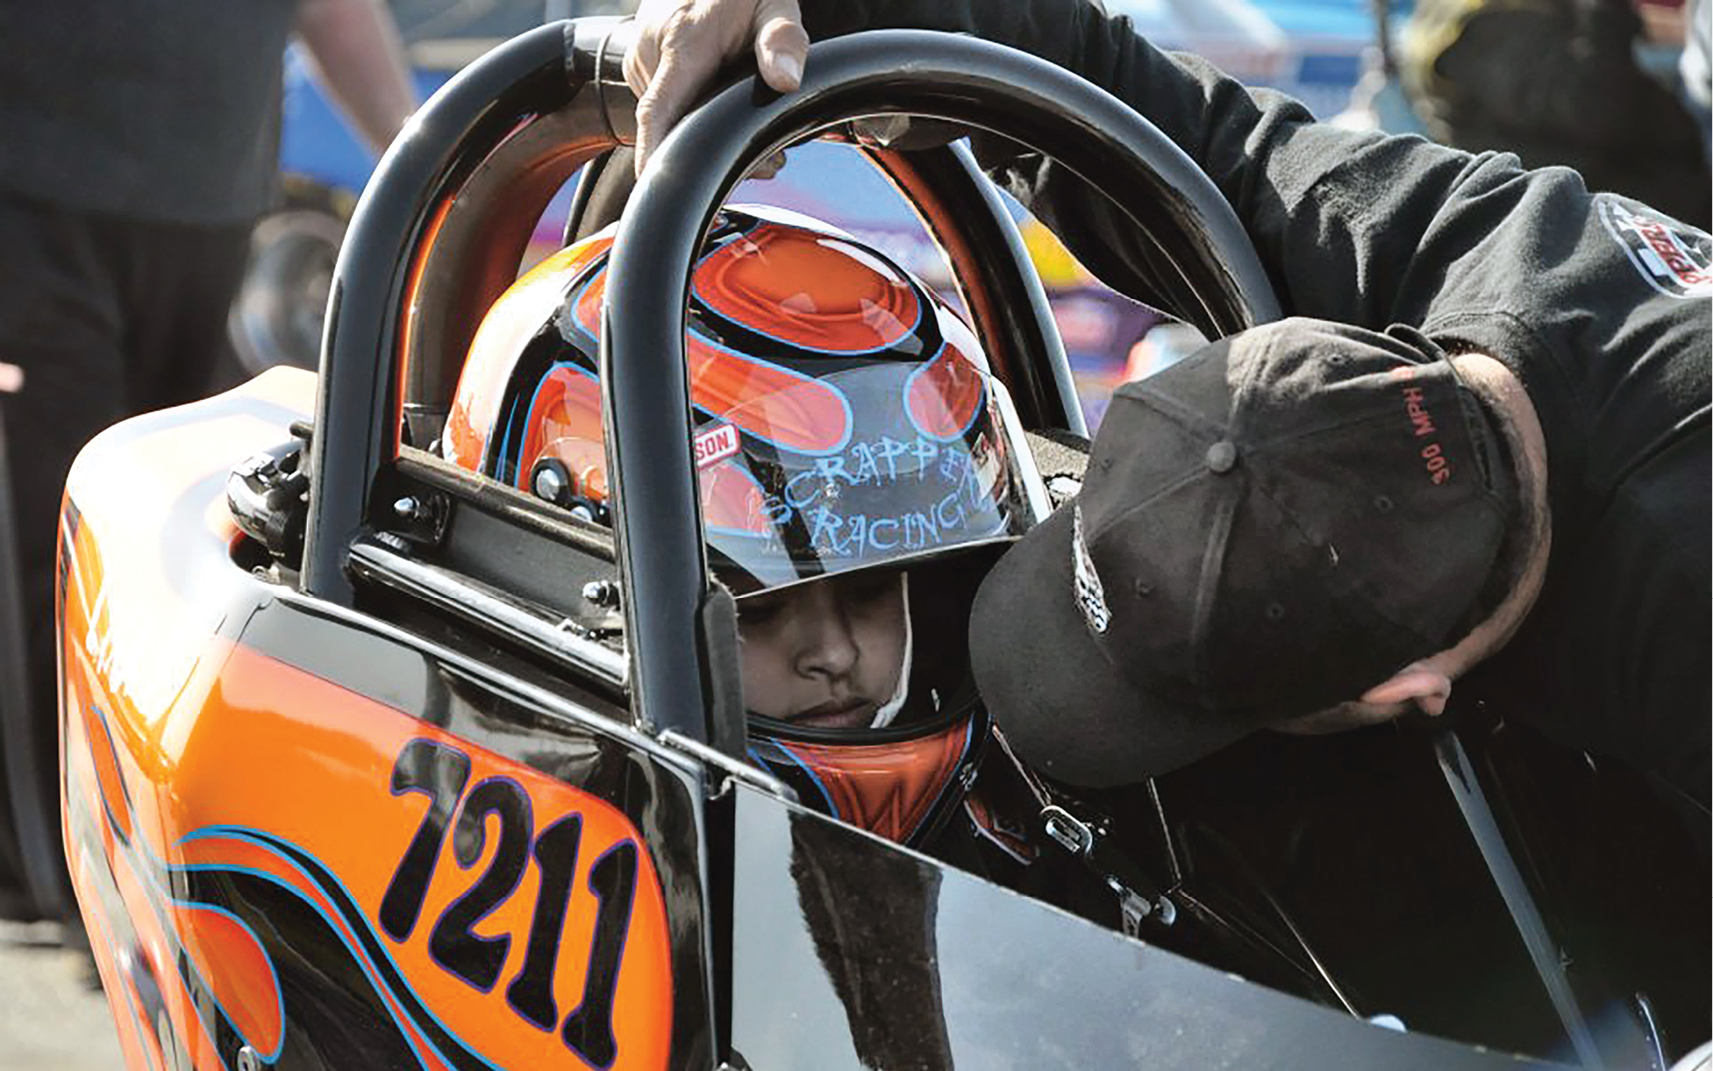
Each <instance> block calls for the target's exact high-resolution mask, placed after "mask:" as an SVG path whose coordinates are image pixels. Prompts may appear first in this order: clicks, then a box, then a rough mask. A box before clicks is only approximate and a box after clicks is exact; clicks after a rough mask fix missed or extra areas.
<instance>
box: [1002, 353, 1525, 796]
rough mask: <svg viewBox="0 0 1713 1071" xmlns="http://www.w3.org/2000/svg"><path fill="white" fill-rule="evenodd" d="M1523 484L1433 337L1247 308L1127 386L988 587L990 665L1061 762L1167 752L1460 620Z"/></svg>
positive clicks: (1310, 692)
mask: <svg viewBox="0 0 1713 1071" xmlns="http://www.w3.org/2000/svg"><path fill="white" fill-rule="evenodd" d="M1516 499H1517V491H1516V483H1515V476H1514V473H1513V471H1512V469H1511V465H1510V461H1509V458H1508V454H1507V453H1506V451H1505V448H1504V440H1503V438H1502V437H1501V434H1500V432H1499V430H1498V428H1497V427H1496V425H1494V424H1493V423H1492V418H1491V417H1490V416H1489V415H1488V414H1486V413H1485V411H1484V410H1483V408H1482V406H1481V405H1480V403H1479V402H1478V401H1477V400H1476V399H1475V397H1474V396H1473V394H1471V393H1470V392H1469V391H1468V389H1467V388H1466V387H1464V386H1463V385H1462V384H1461V383H1460V382H1459V380H1458V378H1457V374H1456V371H1455V369H1454V368H1453V366H1452V363H1451V361H1450V360H1449V359H1447V358H1446V356H1445V354H1444V352H1443V351H1441V350H1440V349H1439V347H1438V346H1436V345H1435V344H1434V343H1433V342H1431V341H1429V340H1428V339H1427V338H1425V337H1424V336H1422V335H1420V334H1419V333H1417V332H1415V331H1414V330H1412V329H1410V328H1402V327H1398V328H1392V329H1391V330H1389V331H1388V332H1386V333H1384V334H1381V333H1377V332H1374V331H1368V330H1364V329H1361V328H1355V327H1349V326H1346V325H1342V324H1334V323H1326V322H1322V321H1317V320H1305V319H1292V320H1286V321H1282V322H1280V323H1276V324H1271V325H1268V326H1266V327H1260V328H1255V329H1252V330H1249V331H1245V332H1243V333H1241V334H1238V335H1234V336H1232V337H1230V338H1227V339H1222V340H1220V341H1219V342H1215V343H1213V344H1211V345H1209V346H1207V347H1205V348H1203V349H1201V350H1199V351H1197V352H1196V353H1195V354H1192V355H1191V356H1190V357H1188V358H1186V359H1185V360H1183V361H1182V362H1180V363H1179V364H1176V365H1174V366H1172V367H1170V368H1167V369H1165V370H1164V371H1161V372H1159V373H1158V374H1156V375H1154V376H1151V377H1149V378H1147V379H1144V380H1140V381H1137V382H1133V383H1127V384H1125V385H1123V386H1122V387H1120V388H1119V389H1118V390H1117V391H1116V392H1114V394H1113V397H1112V402H1111V405H1110V407H1109V408H1108V410H1107V412H1106V416H1105V418H1104V421H1103V422H1102V424H1101V426H1100V430H1099V433H1098V434H1097V435H1096V436H1095V439H1094V443H1093V445H1092V448H1091V452H1090V455H1089V464H1088V468H1087V471H1086V472H1085V474H1084V479H1083V485H1082V489H1081V491H1080V492H1079V493H1078V494H1077V495H1076V497H1074V498H1072V499H1071V500H1069V501H1067V502H1066V503H1064V504H1063V505H1062V506H1060V507H1059V509H1058V510H1057V511H1055V512H1054V513H1053V515H1052V516H1051V517H1049V518H1048V519H1047V520H1046V521H1044V522H1042V523H1041V524H1040V525H1038V526H1036V527H1035V528H1033V529H1031V530H1030V531H1029V532H1028V533H1027V534H1026V535H1025V536H1024V537H1023V538H1022V539H1021V540H1020V541H1019V542H1018V543H1017V544H1015V545H1014V546H1013V547H1012V548H1011V549H1010V550H1008V551H1007V552H1006V553H1005V555H1004V556H1003V557H1002V558H1001V559H1000V561H999V562H998V564H997V565H996V566H995V567H994V568H993V570H992V571H991V572H990V573H989V574H988V576H987V578H986V580H985V581H984V582H983V584H982V586H981V590H980V592H979V593H978V595H977V598H976V601H975V605H974V608H973V610H972V612H971V618H970V652H971V660H972V665H973V669H974V672H975V678H976V682H977V684H978V685H979V686H980V688H981V692H982V695H983V697H984V699H985V700H986V702H987V704H988V706H989V708H990V709H991V710H992V712H993V715H994V719H995V721H996V722H997V723H998V724H999V725H1000V726H1001V727H1002V728H1003V729H1004V730H1005V732H1006V735H1007V737H1008V738H1009V739H1010V741H1011V742H1012V743H1013V745H1014V746H1015V747H1016V748H1017V749H1018V750H1019V752H1020V753H1021V754H1023V755H1024V756H1025V757H1026V758H1028V759H1029V760H1030V761H1031V762H1033V763H1035V764H1036V765H1038V766H1039V767H1041V768H1042V769H1043V770H1044V771H1045V772H1047V773H1049V774H1050V775H1052V776H1054V777H1057V778H1059V779H1062V780H1064V781H1068V782H1071V783H1075V784H1083V785H1091V786H1100V785H1112V784H1122V783H1126V782H1132V781H1138V780H1141V779H1143V778H1145V777H1149V776H1153V775H1156V774H1162V773H1166V772H1168V771H1170V770H1173V769H1176V768H1178V767H1180V766H1183V765H1185V764H1187V763H1189V762H1193V761H1194V760H1196V759H1199V758H1201V757H1203V756H1205V755H1207V754H1209V753H1211V752H1213V751H1215V750H1217V749H1219V748H1221V747H1223V746H1225V745H1226V744H1229V743H1231V742H1233V741H1235V740H1237V739H1238V738H1240V737H1242V736H1245V735H1247V734H1248V733H1250V732H1251V731H1253V730H1255V729H1257V728H1260V727H1262V726H1265V725H1268V724H1272V723H1274V722H1277V721H1280V720H1283V719H1287V718H1291V717H1296V716H1299V715H1303V714H1308V713H1312V712H1314V711H1317V710H1322V709H1325V708H1328V707H1332V706H1335V705H1337V704H1338V703H1341V702H1344V701H1347V700H1351V699H1355V698H1356V697H1357V696H1359V695H1361V694H1362V693H1363V692H1364V691H1366V690H1368V689H1369V688H1372V687H1374V686H1375V685H1377V684H1380V683H1381V682H1383V681H1384V680H1386V679H1387V678H1388V677H1390V676H1391V675H1392V674H1393V673H1395V672H1397V671H1398V670H1399V669H1401V668H1402V667H1404V666H1406V665H1408V664H1409V663H1410V662H1412V661H1415V660H1416V659H1419V658H1422V657H1425V656H1426V655H1429V654H1432V653H1434V652H1436V651H1439V650H1443V649H1445V648H1446V647H1449V646H1451V645H1452V644H1453V643H1455V642H1456V641H1457V640H1458V639H1460V638H1461V635H1453V633H1454V632H1461V631H1462V630H1463V629H1466V628H1467V627H1468V626H1469V625H1470V622H1469V621H1468V620H1467V616H1468V614H1469V612H1470V611H1471V610H1472V609H1473V606H1474V602H1475V600H1476V597H1477V594H1478V593H1479V592H1480V591H1481V589H1482V586H1483V584H1484V583H1485V582H1486V581H1487V580H1488V578H1489V577H1490V575H1491V574H1492V573H1493V570H1494V568H1495V565H1496V564H1497V559H1498V556H1499V553H1500V548H1501V546H1502V543H1503V541H1504V538H1505V534H1506V531H1507V528H1508V525H1509V523H1510V519H1511V517H1512V515H1513V512H1514V510H1515V509H1516Z"/></svg>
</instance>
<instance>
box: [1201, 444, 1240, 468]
mask: <svg viewBox="0 0 1713 1071" xmlns="http://www.w3.org/2000/svg"><path fill="white" fill-rule="evenodd" d="M1236 464H1237V447H1236V446H1235V445H1233V443H1232V442H1231V440H1230V439H1221V440H1219V441H1218V442H1216V443H1214V444H1213V445H1212V446H1210V447H1208V448H1207V467H1208V468H1210V469H1212V470H1213V471H1214V472H1220V473H1225V472H1230V471H1231V469H1232V466H1234V465H1236Z"/></svg>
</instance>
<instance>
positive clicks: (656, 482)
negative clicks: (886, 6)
mask: <svg viewBox="0 0 1713 1071" xmlns="http://www.w3.org/2000/svg"><path fill="white" fill-rule="evenodd" d="M889 114H902V115H920V116H925V117H929V118H936V119H945V120H949V121H952V122H955V123H963V124H966V125H971V126H976V127H980V128H983V129H990V130H998V131H1000V132H1002V133H1004V135H1005V136H1007V137H1010V138H1013V139H1014V140H1017V141H1021V142H1023V143H1025V144H1027V145H1029V146H1031V147H1033V148H1035V149H1038V150H1040V151H1042V152H1045V153H1047V154H1048V155H1050V156H1052V157H1054V158H1056V159H1057V160H1059V161H1060V162H1061V163H1062V164H1064V165H1065V166H1066V167H1068V168H1070V169H1071V170H1072V171H1075V172H1077V173H1078V174H1080V175H1083V176H1085V177H1094V178H1098V180H1099V181H1098V182H1096V183H1095V184H1094V185H1095V187H1096V188H1125V189H1135V190H1136V191H1137V196H1138V197H1143V196H1147V197H1150V198H1158V199H1160V200H1162V201H1163V202H1165V203H1167V204H1169V205H1170V206H1171V209H1170V210H1171V211H1172V212H1174V213H1178V214H1181V215H1183V216H1187V217H1189V218H1192V219H1196V220H1198V221H1199V222H1200V223H1201V225H1202V232H1201V233H1205V234H1207V235H1208V236H1209V238H1210V241H1211V243H1212V245H1213V247H1214V248H1216V249H1219V250H1221V251H1222V253H1224V254H1225V256H1226V260H1227V261H1228V262H1227V263H1218V262H1217V261H1216V258H1211V257H1209V258H1204V261H1203V262H1202V263H1199V264H1186V263H1178V264H1177V266H1178V268H1179V270H1180V271H1185V272H1186V273H1187V272H1189V271H1192V270H1197V269H1200V270H1199V271H1197V275H1196V279H1197V282H1198V284H1199V285H1200V286H1201V287H1212V288H1216V289H1217V290H1219V291H1220V292H1221V295H1222V296H1223V297H1226V298H1229V299H1232V300H1230V301H1227V302H1224V303H1223V304H1224V305H1226V306H1227V307H1236V308H1239V309H1243V310H1246V311H1247V314H1248V315H1247V316H1242V317H1233V316H1230V315H1227V314H1225V313H1224V312H1223V311H1222V310H1221V309H1219V308H1210V309H1209V310H1208V314H1209V319H1210V320H1211V322H1213V323H1214V324H1215V325H1216V326H1217V327H1219V328H1220V329H1221V330H1223V331H1227V332H1229V331H1235V330H1239V329H1242V328H1244V327H1248V326H1251V325H1252V324H1254V323H1261V322H1266V321H1267V320H1270V319H1273V318H1276V317H1277V316H1278V304H1277V301H1276V300H1275V299H1274V297H1273V293H1272V289H1271V286H1270V284H1269V282H1268V279H1267V275H1266V272H1265V271H1264V269H1263V268H1262V267H1261V265H1260V262H1259V260H1257V259H1256V257H1255V255H1254V252H1253V249H1252V247H1251V246H1250V245H1249V240H1248V237H1247V235H1246V234H1245V233H1244V231H1243V228H1242V225H1241V224H1240V223H1239V222H1238V220H1237V218H1236V215H1235V213H1233V212H1232V210H1231V208H1230V206H1229V205H1228V204H1227V203H1226V202H1225V200H1224V199H1223V198H1222V197H1220V195H1219V193H1218V191H1217V189H1215V188H1214V186H1213V184H1212V183H1211V182H1210V181H1209V180H1208V179H1207V177H1206V176H1205V175H1203V174H1202V172H1201V171H1200V170H1199V169H1198V168H1197V167H1196V166H1195V164H1194V163H1193V162H1192V161H1191V160H1190V159H1189V157H1188V156H1186V155H1185V154H1184V153H1183V152H1182V150H1180V149H1178V148H1177V146H1175V145H1173V144H1172V143H1171V142H1170V140H1169V139H1167V138H1166V137H1165V135H1163V134H1161V133H1160V132H1159V130H1158V129H1157V128H1155V127H1154V126H1153V124H1151V123H1149V122H1148V121H1147V120H1145V119H1143V118H1142V117H1141V116H1139V115H1137V114H1136V113H1135V112H1134V111H1132V110H1131V109H1130V108H1129V107H1128V106H1126V105H1125V104H1123V103H1122V102H1120V101H1119V100H1117V99H1116V98H1114V97H1113V96H1111V95H1110V94H1108V93H1106V92H1105V91H1103V90H1101V89H1098V88H1097V87H1095V86H1093V85H1091V84H1089V83H1088V82H1085V81H1083V80H1082V79H1081V78H1078V77H1077V76H1075V75H1073V74H1071V73H1070V72H1068V71H1065V70H1063V69H1062V68H1059V67H1056V66H1054V65H1052V64H1050V63H1048V62H1046V61H1045V60H1041V59H1038V58H1036V57H1034V56H1030V55H1027V54H1025V53H1022V52H1019V51H1016V50H1014V49H1010V48H1006V47H1004V46H1001V45H995V44H991V43H988V42H984V41H979V40H975V39H971V38H966V37H958V36H953V35H948V34H937V33H932V32H926V31H912V30H876V31H870V32H867V33H862V34H853V35H851V36H849V37H843V38H839V39H837V40H833V41H827V42H822V43H819V44H816V45H813V46H812V47H811V50H810V57H809V62H808V64H807V73H806V75H805V77H804V80H803V84H802V87H801V89H799V90H798V91H797V92H796V93H793V94H791V95H790V96H787V97H780V96H779V95H777V94H775V93H774V92H773V91H772V90H770V89H767V88H766V87H765V86H764V84H763V83H762V82H761V81H760V79H759V78H755V77H750V78H746V79H744V80H742V81H739V82H738V83H736V84H734V85H732V86H730V87H728V88H726V89H725V90H723V91H722V92H720V93H719V94H717V95H716V96H714V97H713V98H712V99H711V100H709V101H708V102H707V103H706V104H704V105H703V106H702V107H701V108H699V109H698V110H697V111H695V112H694V113H692V114H691V115H690V116H689V117H687V118H686V119H685V120H684V121H683V122H681V123H680V124H679V125H678V127H677V128H676V129H674V130H673V132H672V133H671V134H670V135H669V136H668V137H667V138H666V140H665V141H664V142H663V143H662V145H661V146H660V149H659V150H658V152H657V153H656V155H655V157H654V159H652V160H651V161H650V162H649V165H648V167H647V169H646V170H645V172H644V174H643V176H642V179H641V181H640V182H639V183H638V185H637V188H636V191H635V192H634V194H633V195H632V197H631V201H630V205H629V208H628V209H627V211H626V213H625V216H624V219H623V221H622V222H621V223H620V225H619V231H618V237H617V241H616V242H615V244H614V247H613V253H612V260H611V264H610V268H609V271H610V272H611V275H610V277H609V281H608V287H607V295H608V296H607V306H606V313H605V321H604V327H603V331H602V342H601V406H602V418H603V420H604V421H605V422H606V427H607V428H608V435H607V452H608V472H609V473H610V474H611V476H612V481H611V487H612V493H613V495H614V498H615V501H616V504H617V508H616V509H615V510H614V517H615V535H616V538H617V546H618V556H619V564H620V575H621V577H622V580H623V585H624V595H623V597H624V611H625V624H626V637H627V645H628V654H629V658H630V680H631V688H632V697H633V702H634V709H635V712H636V716H637V717H638V719H639V720H640V722H641V723H642V724H644V725H645V726H648V727H650V728H652V729H655V730H663V729H671V730H673V731H676V732H678V733H681V734H683V735H685V736H689V737H692V738H693V739H696V740H699V741H705V740H707V739H708V735H709V730H708V724H707V714H708V711H709V710H710V709H711V702H712V697H711V696H710V695H708V694H706V693H707V692H708V691H709V685H708V683H707V682H709V681H710V680H712V679H713V667H710V666H708V665H706V664H704V663H705V662H706V660H707V652H706V651H704V650H703V647H702V644H701V643H700V642H699V640H698V629H697V620H698V613H699V611H700V608H701V605H702V601H703V598H704V595H705V593H706V589H707V584H708V579H707V562H706V555H705V551H704V549H703V546H702V525H701V516H700V514H701V509H700V502H699V499H698V494H697V485H696V479H695V468H694V465H693V463H692V461H691V457H690V438H689V434H688V429H689V421H690V409H689V390H688V384H687V377H686V370H685V358H684V305H685V299H686V296H687V294H688V290H689V279H690V270H691V265H692V264H693V263H694V259H695V254H696V250H697V248H698V246H699V244H700V242H701V240H702V235H703V234H704V233H705V232H706V230H707V227H708V225H709V223H710V222H711V221H712V219H713V216H714V213H715V212H716V211H717V210H718V208H719V206H720V205H721V204H722V203H723V201H724V199H725V197H726V195H727V194H728V193H729V192H730V190H731V188H732V187H733V186H735V185H736V184H737V182H738V181H739V180H740V178H741V177H742V176H743V174H744V173H745V171H746V169H747V168H748V166H749V165H750V163H751V162H752V161H755V160H757V159H761V158H763V157H765V156H767V155H769V154H771V153H773V152H775V151H777V150H779V149H781V148H783V147H785V146H786V145H788V144H789V143H791V142H792V141H794V140H796V139H797V138H799V137H801V136H803V135H805V134H808V133H811V132H813V131H815V130H819V129H822V128H824V127H826V126H829V125H831V124H833V123H835V122H838V121H842V120H845V119H850V118H856V117H861V116H872V115H889ZM1137 146H1143V147H1145V149H1144V151H1138V149H1137ZM1175 263H1176V262H1175ZM1186 277H1188V275H1186ZM1215 304H1220V303H1217V302H1216V303H1215ZM644 607H646V608H647V613H646V614H643V613H641V612H639V611H640V609H641V608H644ZM691 652H693V657H694V664H687V663H688V659H687V658H686V655H687V653H691Z"/></svg>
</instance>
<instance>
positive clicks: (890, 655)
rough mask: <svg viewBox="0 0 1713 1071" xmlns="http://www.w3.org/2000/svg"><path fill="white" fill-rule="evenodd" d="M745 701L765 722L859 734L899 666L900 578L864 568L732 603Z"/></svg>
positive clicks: (889, 690) (890, 689) (885, 694)
mask: <svg viewBox="0 0 1713 1071" xmlns="http://www.w3.org/2000/svg"><path fill="white" fill-rule="evenodd" d="M738 635H739V637H740V638H741V639H742V641H743V643H742V646H743V687H744V698H745V701H746V702H747V703H748V705H749V709H750V710H752V711H754V712H755V713H757V714H762V715H765V716H767V717H770V718H780V719H782V720H786V721H794V722H797V723H798V724H800V725H813V726H816V727H820V728H833V729H848V728H861V727H864V726H867V725H869V724H871V723H872V722H873V720H874V715H875V712H876V711H878V710H879V709H880V707H881V706H882V705H883V704H884V703H886V702H887V700H889V699H891V698H892V694H893V692H894V690H895V689H896V688H897V686H898V674H899V672H900V670H901V669H902V667H903V665H904V594H903V585H902V578H901V574H899V573H897V572H895V571H891V570H874V569H868V570H863V571H861V572H858V573H853V574H850V575H847V576H835V577H832V578H830V579H827V580H816V581H811V582H810V583H806V584H799V585H797V586H795V587H790V588H785V589H783V590H780V591H767V592H760V593H758V594H755V595H749V596H745V597H744V598H742V599H739V600H738Z"/></svg>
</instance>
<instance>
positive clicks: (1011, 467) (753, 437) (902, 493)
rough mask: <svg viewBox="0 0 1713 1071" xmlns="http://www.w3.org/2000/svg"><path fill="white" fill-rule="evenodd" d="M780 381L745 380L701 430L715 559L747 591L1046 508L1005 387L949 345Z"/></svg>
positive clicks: (895, 556) (998, 530)
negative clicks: (922, 355) (765, 385)
mask: <svg viewBox="0 0 1713 1071" xmlns="http://www.w3.org/2000/svg"><path fill="white" fill-rule="evenodd" d="M777 371H778V369H777V366H774V372H777ZM773 386H775V387H777V389H770V390H766V391H756V392H749V391H741V392H734V394H736V395H737V396H739V397H743V398H744V401H743V402H742V403H741V404H738V405H734V406H732V407H730V408H728V409H725V410H724V411H722V412H720V413H719V414H718V416H717V417H716V418H715V419H714V420H712V421H709V422H705V423H703V424H702V425H701V427H700V428H699V429H698V430H697V433H696V436H695V440H696V441H695V456H696V461H697V466H698V469H699V474H700V481H701V490H702V513H703V523H704V525H705V527H706V532H707V541H708V547H709V552H710V561H711V564H712V566H713V568H714V571H715V573H716V574H717V575H719V576H720V577H721V579H722V580H723V581H724V582H725V583H727V584H729V585H731V586H732V587H733V588H734V589H735V590H737V591H738V592H739V593H740V594H742V593H747V592H750V591H755V590H760V589H763V588H771V587H778V586H781V585H785V584H790V583H795V582H797V581H800V580H807V579H811V578H814V577H820V576H827V575H831V574H834V573H841V572H846V571H848V570H852V569H861V568H868V567H871V566H875V565H884V564H891V563H903V562H908V561H912V560H916V559H919V558H923V557H927V556H930V555H934V554H938V553H940V552H943V551H946V550H950V549H953V548H961V547H969V546H976V545H979V544H983V543H991V542H995V541H1002V540H1010V539H1013V538H1015V537H1017V536H1019V535H1021V534H1022V533H1023V532H1024V531H1025V530H1026V529H1028V528H1029V527H1030V526H1031V525H1032V524H1034V523H1035V521H1036V520H1037V519H1038V513H1037V511H1038V509H1039V508H1040V505H1039V504H1040V503H1041V501H1042V500H1043V499H1042V497H1041V496H1040V495H1039V494H1038V493H1032V492H1031V488H1036V489H1038V487H1039V483H1040V481H1039V478H1038V477H1036V476H1035V474H1034V472H1033V470H1032V469H1029V468H1026V467H1025V466H1027V465H1028V464H1029V461H1028V458H1027V451H1026V450H1025V449H1022V448H1021V437H1020V436H1018V435H1014V434H1013V429H1014V428H1015V424H1016V421H1015V418H1014V417H1013V416H1012V415H1011V412H1010V406H1009V403H1008V400H1007V399H1006V398H1005V397H1004V396H1003V394H1002V391H1003V388H1002V387H1001V386H1000V385H999V384H998V383H997V382H996V381H994V380H992V379H990V378H989V377H988V376H987V375H985V374H984V373H982V372H980V371H979V370H977V369H976V368H975V367H974V366H973V365H972V364H971V363H970V362H968V361H967V360H965V359H963V358H962V357H961V356H960V355H958V354H957V352H956V351H955V350H953V349H951V348H950V347H948V348H947V349H946V350H945V351H943V352H942V354H941V355H940V356H938V357H937V358H935V359H933V360H931V361H928V362H910V361H898V362H892V361H868V362H865V363H863V364H861V365H857V366H855V367H852V368H849V369H846V370H844V371H840V372H835V373H832V374H828V375H823V376H819V377H814V378H810V377H800V378H793V380H792V381H791V382H789V383H787V384H784V385H783V386H779V385H778V384H777V382H776V383H775V384H773Z"/></svg>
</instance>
